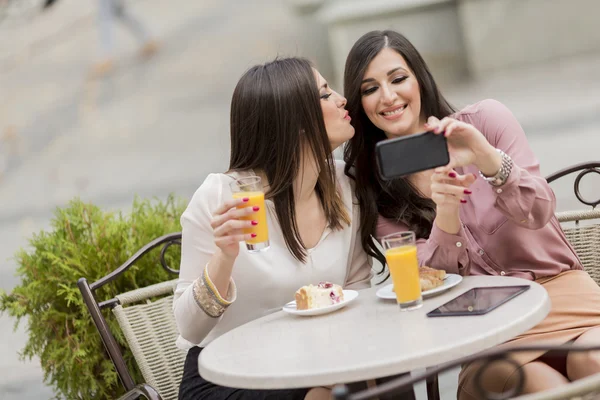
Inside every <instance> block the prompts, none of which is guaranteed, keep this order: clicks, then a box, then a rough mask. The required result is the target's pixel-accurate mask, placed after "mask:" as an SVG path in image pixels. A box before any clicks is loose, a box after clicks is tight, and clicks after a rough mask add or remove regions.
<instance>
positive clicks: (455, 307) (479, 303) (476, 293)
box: [427, 285, 530, 317]
mask: <svg viewBox="0 0 600 400" xmlns="http://www.w3.org/2000/svg"><path fill="white" fill-rule="evenodd" d="M529 287H530V286H529V285H518V286H490V287H476V288H472V289H470V290H468V291H466V292H465V293H463V294H461V295H459V296H458V297H455V298H454V299H452V300H450V301H449V302H447V303H446V304H443V305H441V306H439V307H438V308H436V309H435V310H433V311H430V312H429V313H428V314H427V316H428V317H445V316H455V315H462V316H464V315H483V314H487V313H488V312H490V311H492V310H493V309H495V308H497V307H499V306H500V305H502V304H504V303H506V302H507V301H509V300H510V299H513V298H515V297H516V296H518V295H520V294H521V293H523V292H525V291H526V290H528V289H529Z"/></svg>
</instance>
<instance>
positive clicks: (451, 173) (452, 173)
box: [448, 172, 456, 178]
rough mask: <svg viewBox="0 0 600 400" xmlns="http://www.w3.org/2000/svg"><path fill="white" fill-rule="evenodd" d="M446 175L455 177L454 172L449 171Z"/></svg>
mask: <svg viewBox="0 0 600 400" xmlns="http://www.w3.org/2000/svg"><path fill="white" fill-rule="evenodd" d="M448 176H449V177H450V178H456V173H454V172H450V173H449V174H448Z"/></svg>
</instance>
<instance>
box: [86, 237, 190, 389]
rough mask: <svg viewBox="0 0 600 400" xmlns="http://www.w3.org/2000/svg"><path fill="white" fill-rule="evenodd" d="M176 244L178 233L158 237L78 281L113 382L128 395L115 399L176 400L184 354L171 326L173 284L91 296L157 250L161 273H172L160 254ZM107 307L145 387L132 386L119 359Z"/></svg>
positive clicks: (132, 382)
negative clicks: (102, 272)
mask: <svg viewBox="0 0 600 400" xmlns="http://www.w3.org/2000/svg"><path fill="white" fill-rule="evenodd" d="M173 244H176V245H180V244H181V233H173V234H169V235H165V236H162V237H159V238H157V239H155V240H153V241H152V242H150V243H148V244H147V245H146V246H144V247H143V248H141V249H140V250H139V251H138V252H137V253H136V254H134V255H133V256H132V257H131V258H130V259H129V260H127V261H126V262H125V263H124V264H123V265H121V266H120V267H119V268H117V269H116V270H114V271H113V272H111V273H110V274H109V275H107V276H105V277H103V278H102V279H100V280H98V281H96V282H94V283H92V284H88V282H87V280H86V279H85V278H81V279H79V281H78V282H77V286H78V287H79V290H80V291H81V294H82V296H83V299H84V301H85V304H86V306H87V308H88V310H89V312H90V315H91V317H92V319H93V321H94V324H95V325H96V328H97V329H98V332H99V333H100V337H101V338H102V343H103V344H104V346H105V348H106V351H107V352H108V354H109V356H110V358H111V360H112V362H113V364H114V365H115V369H116V370H117V373H118V375H119V378H120V380H121V382H122V384H123V386H124V387H125V389H126V390H127V391H128V392H127V394H126V395H125V396H123V397H121V399H120V400H133V399H137V398H139V396H142V397H144V398H146V399H150V400H176V399H177V395H178V391H179V384H180V382H181V376H182V373H183V364H184V361H185V356H186V352H184V351H181V350H179V349H178V348H177V347H176V346H175V340H176V339H177V335H178V332H177V327H176V325H175V318H174V315H173V310H172V305H173V289H174V287H175V284H176V280H171V281H167V282H161V283H158V284H155V285H151V286H148V287H145V288H141V289H136V290H132V291H130V292H127V293H123V294H120V295H117V296H116V297H115V298H113V299H110V300H106V301H102V302H98V301H97V300H96V297H95V294H94V292H95V291H96V290H98V289H99V288H101V287H102V286H104V285H106V284H107V283H109V282H111V281H113V280H114V279H116V278H117V277H118V276H120V275H121V274H123V273H124V272H125V271H127V270H128V269H129V268H130V267H131V266H132V265H134V264H135V262H136V261H137V260H138V259H140V258H141V257H142V256H144V255H145V254H146V253H148V252H149V251H151V250H152V249H154V248H156V247H159V246H161V245H162V246H163V248H162V251H161V255H160V261H161V264H162V266H163V268H165V269H166V270H167V271H169V272H171V273H173V274H178V271H175V270H173V269H171V268H169V267H168V266H167V265H166V262H165V258H164V256H165V252H166V250H167V248H168V247H170V246H171V245H173ZM106 308H110V309H111V310H112V312H113V314H114V316H115V318H116V320H117V322H118V324H119V327H120V328H121V331H122V333H123V335H124V337H125V339H126V340H127V344H128V345H129V348H130V349H131V352H132V353H133V356H134V358H135V361H136V363H137V365H138V367H139V368H140V371H141V372H142V375H143V377H144V380H145V382H144V383H141V384H139V385H136V383H135V382H134V381H133V378H132V376H131V373H130V372H129V371H128V369H127V365H126V363H125V361H124V359H123V355H122V353H121V350H120V348H119V345H118V343H117V342H116V340H115V338H114V336H113V334H112V333H111V331H110V330H109V328H108V324H107V323H106V320H105V319H104V316H103V315H102V312H101V310H102V309H106Z"/></svg>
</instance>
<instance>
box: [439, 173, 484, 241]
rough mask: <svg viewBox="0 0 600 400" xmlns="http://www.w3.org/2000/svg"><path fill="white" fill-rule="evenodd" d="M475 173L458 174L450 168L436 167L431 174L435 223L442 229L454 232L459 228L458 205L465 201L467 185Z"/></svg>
mask: <svg viewBox="0 0 600 400" xmlns="http://www.w3.org/2000/svg"><path fill="white" fill-rule="evenodd" d="M475 179H476V177H475V175H473V174H467V175H460V174H458V173H457V172H456V171H454V170H453V169H450V168H444V167H442V168H437V169H436V170H435V171H434V173H433V175H432V176H431V200H433V201H434V202H435V204H436V206H437V207H436V224H437V225H438V227H439V228H440V229H442V230H443V231H445V232H447V233H450V234H456V233H458V231H459V230H460V223H461V222H460V218H459V210H460V205H461V204H463V203H467V198H468V197H469V195H470V194H471V191H470V190H469V186H471V185H472V184H473V182H475Z"/></svg>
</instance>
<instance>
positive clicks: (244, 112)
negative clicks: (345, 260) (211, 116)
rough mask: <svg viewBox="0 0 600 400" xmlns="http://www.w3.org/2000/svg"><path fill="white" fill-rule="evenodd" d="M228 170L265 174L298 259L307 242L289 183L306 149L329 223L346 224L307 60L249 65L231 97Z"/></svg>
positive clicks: (270, 196) (303, 256)
mask: <svg viewBox="0 0 600 400" xmlns="http://www.w3.org/2000/svg"><path fill="white" fill-rule="evenodd" d="M230 129H231V155H230V161H229V169H230V170H231V171H243V170H249V169H256V170H260V171H262V172H264V174H265V175H266V177H267V179H268V181H269V182H268V183H269V190H268V192H267V193H265V196H266V198H267V199H271V200H273V203H274V204H275V211H276V214H277V219H278V221H279V225H280V226H281V231H282V232H283V237H284V238H285V243H286V245H287V247H288V249H289V250H290V252H291V253H292V254H293V255H294V257H295V258H296V259H298V260H300V261H302V262H305V260H306V254H307V253H306V246H305V245H304V243H303V242H302V239H301V237H300V234H299V233H298V225H297V223H296V213H295V201H294V191H293V185H294V180H295V179H296V177H297V176H298V174H299V172H300V168H301V165H302V156H303V152H304V151H309V152H311V153H312V155H313V156H314V160H315V162H316V167H317V168H318V171H319V177H318V181H317V186H316V191H317V195H318V196H319V199H320V201H321V204H322V206H323V210H324V212H325V217H326V218H327V222H328V224H329V227H330V228H331V229H333V230H336V229H342V228H344V226H347V225H349V223H350V217H349V214H348V211H347V210H346V208H345V206H344V203H343V202H342V199H341V197H340V194H339V192H338V191H337V181H336V172H335V164H334V160H333V156H332V154H331V153H332V149H331V145H330V143H329V139H328V137H327V131H326V130H325V122H324V120H323V112H322V110H321V104H320V98H319V90H318V88H317V80H316V77H315V74H314V71H313V68H312V65H311V63H310V62H309V61H308V60H305V59H302V58H281V59H276V60H275V61H272V62H269V63H266V64H264V65H257V66H254V67H252V68H251V69H250V70H248V71H247V72H246V73H245V74H244V75H243V76H242V78H241V79H240V81H239V82H238V84H237V86H236V88H235V90H234V92H233V98H232V100H231V128H230Z"/></svg>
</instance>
